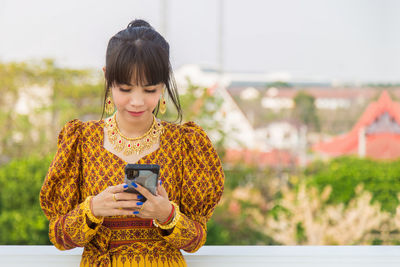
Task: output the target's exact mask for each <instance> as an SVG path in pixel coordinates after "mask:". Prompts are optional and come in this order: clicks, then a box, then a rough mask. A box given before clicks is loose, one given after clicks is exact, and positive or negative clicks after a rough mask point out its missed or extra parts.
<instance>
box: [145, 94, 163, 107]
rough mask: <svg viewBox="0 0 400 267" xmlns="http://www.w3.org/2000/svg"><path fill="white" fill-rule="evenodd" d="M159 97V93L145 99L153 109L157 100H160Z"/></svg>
mask: <svg viewBox="0 0 400 267" xmlns="http://www.w3.org/2000/svg"><path fill="white" fill-rule="evenodd" d="M160 97H161V94H159V93H156V94H154V95H151V96H149V97H148V98H147V101H146V102H147V105H148V106H149V107H151V108H152V109H155V108H156V106H157V104H158V101H159V100H160Z"/></svg>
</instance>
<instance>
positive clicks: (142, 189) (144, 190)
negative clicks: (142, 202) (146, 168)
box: [132, 182, 154, 200]
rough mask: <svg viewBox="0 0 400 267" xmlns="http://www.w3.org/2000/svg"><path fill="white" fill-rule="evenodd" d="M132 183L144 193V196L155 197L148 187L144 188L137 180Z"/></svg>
mask: <svg viewBox="0 0 400 267" xmlns="http://www.w3.org/2000/svg"><path fill="white" fill-rule="evenodd" d="M132 185H133V187H135V189H136V190H137V191H138V192H139V193H140V194H141V195H142V196H144V197H145V198H147V199H149V200H150V199H153V198H154V195H153V194H152V193H151V192H150V191H149V190H147V189H146V188H144V187H143V186H141V185H140V184H137V183H135V182H132Z"/></svg>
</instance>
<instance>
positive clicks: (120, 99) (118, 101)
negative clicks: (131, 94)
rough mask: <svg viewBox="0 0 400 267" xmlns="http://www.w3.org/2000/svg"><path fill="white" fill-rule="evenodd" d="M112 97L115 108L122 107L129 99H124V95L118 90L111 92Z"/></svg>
mask: <svg viewBox="0 0 400 267" xmlns="http://www.w3.org/2000/svg"><path fill="white" fill-rule="evenodd" d="M112 95H113V100H114V104H115V105H116V106H117V107H119V106H123V105H125V104H126V103H127V102H128V101H129V98H128V97H126V95H125V96H124V95H123V94H122V93H121V92H120V91H119V90H118V89H115V90H113V91H112Z"/></svg>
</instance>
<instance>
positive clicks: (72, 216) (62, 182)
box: [40, 120, 101, 250]
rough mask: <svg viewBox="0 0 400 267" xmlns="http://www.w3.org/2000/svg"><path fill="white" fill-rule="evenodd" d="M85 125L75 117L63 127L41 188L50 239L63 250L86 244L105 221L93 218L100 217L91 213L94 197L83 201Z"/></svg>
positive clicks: (41, 201)
mask: <svg viewBox="0 0 400 267" xmlns="http://www.w3.org/2000/svg"><path fill="white" fill-rule="evenodd" d="M82 124H83V123H82V122H81V121H79V120H73V121H70V122H69V123H67V124H66V125H65V126H64V128H63V129H62V130H61V132H60V134H59V136H58V148H57V153H56V155H55V157H54V159H53V162H52V163H51V165H50V168H49V171H48V173H47V176H46V179H45V181H44V183H43V185H42V189H41V191H40V205H41V207H42V210H43V212H44V214H45V215H46V217H47V218H48V219H49V237H50V241H51V242H52V243H53V244H54V246H56V247H57V248H58V249H60V250H66V249H72V248H74V247H82V246H85V245H86V244H87V243H88V242H90V240H91V239H92V238H93V237H94V235H95V234H96V232H97V231H98V228H99V226H100V224H101V223H97V224H93V223H92V221H89V219H88V218H96V217H94V216H93V214H92V213H91V209H90V197H88V198H86V199H84V200H82V199H81V195H80V190H79V184H80V179H81V142H80V141H81V138H80V137H81V131H82ZM100 220H101V218H100ZM89 225H90V227H89Z"/></svg>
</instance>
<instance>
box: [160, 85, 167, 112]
mask: <svg viewBox="0 0 400 267" xmlns="http://www.w3.org/2000/svg"><path fill="white" fill-rule="evenodd" d="M164 93H165V88H163V90H162V95H161V99H160V106H159V110H160V113H161V114H164V113H165V112H166V111H167V104H166V103H165V98H164Z"/></svg>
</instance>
